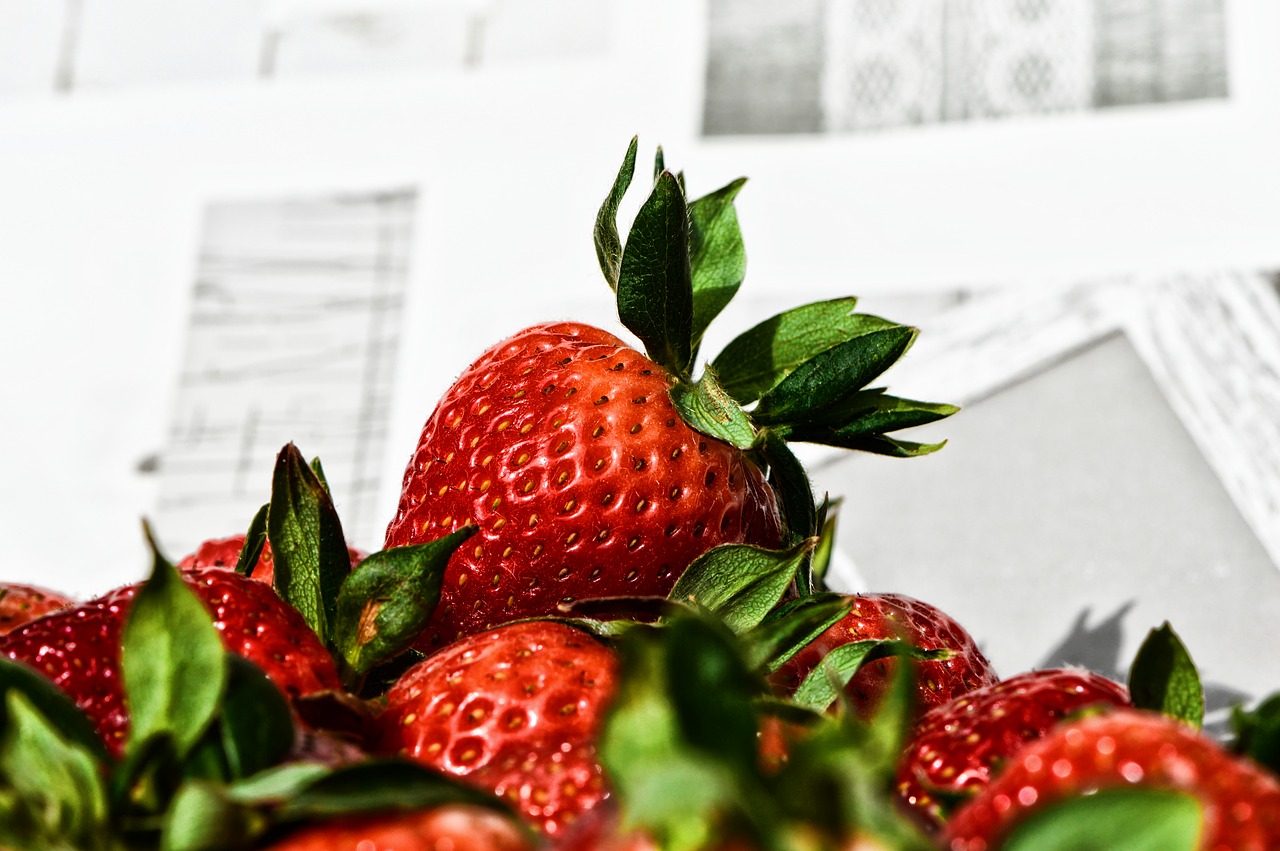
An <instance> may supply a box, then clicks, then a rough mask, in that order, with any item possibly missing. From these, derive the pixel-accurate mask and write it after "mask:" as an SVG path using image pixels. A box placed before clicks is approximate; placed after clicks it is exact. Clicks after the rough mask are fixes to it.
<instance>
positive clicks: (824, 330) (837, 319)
mask: <svg viewBox="0 0 1280 851" xmlns="http://www.w3.org/2000/svg"><path fill="white" fill-rule="evenodd" d="M857 303H858V300H857V299H856V298H837V299H832V300H830V301H819V302H814V303H812V304H806V305H803V306H801V307H796V308H792V309H791V310H787V311H785V312H783V313H779V314H777V315H776V316H771V317H769V318H768V319H766V320H764V321H763V322H761V323H760V324H758V325H756V326H755V327H754V328H751V329H750V330H748V331H745V332H743V333H742V334H741V335H739V336H738V337H737V338H735V339H734V340H733V341H732V342H730V343H729V345H727V346H725V348H724V351H722V352H721V353H720V354H719V355H718V356H717V357H716V358H715V360H714V361H712V366H714V367H715V369H716V372H718V373H719V374H720V379H721V381H723V382H724V387H725V391H726V392H728V393H729V394H730V395H731V396H733V397H734V398H735V399H737V400H738V401H739V402H741V403H742V404H743V405H747V404H750V403H751V402H754V401H755V400H757V399H759V398H760V397H761V396H762V395H764V394H765V393H766V392H768V391H769V390H771V389H772V388H773V387H775V386H776V385H777V384H778V382H779V381H781V380H782V379H784V378H786V377H787V376H788V375H790V374H791V373H792V371H794V370H795V369H796V367H798V366H800V364H802V363H804V362H805V361H807V360H810V359H812V358H814V357H815V356H817V355H819V354H821V353H822V352H825V351H827V350H828V349H830V348H833V347H834V346H837V345H839V344H841V343H846V342H848V341H850V340H852V339H854V338H856V337H861V336H863V335H865V334H870V333H872V332H875V331H883V330H885V329H888V328H896V327H899V326H898V324H897V323H896V322H890V321H889V320H887V319H881V318H880V317H878V316H871V315H869V314H865V313H854V312H853V309H854V307H855V306H856V305H857Z"/></svg>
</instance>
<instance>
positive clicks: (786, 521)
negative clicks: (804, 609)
mask: <svg viewBox="0 0 1280 851" xmlns="http://www.w3.org/2000/svg"><path fill="white" fill-rule="evenodd" d="M756 447H757V448H758V449H759V451H760V453H761V454H762V455H763V456H764V460H765V462H766V463H767V464H768V465H769V484H770V485H771V486H772V487H773V491H774V493H776V494H777V495H778V508H779V509H780V510H781V512H782V525H783V529H784V540H785V541H786V542H787V543H791V542H792V541H795V540H799V539H802V538H810V537H813V536H815V535H817V534H818V514H817V509H816V508H815V506H814V504H813V489H812V487H811V486H810V485H809V476H808V474H807V473H806V472H805V469H804V465H803V464H801V463H800V459H799V458H797V457H796V456H795V453H794V452H792V451H791V447H790V446H788V445H787V441H786V440H785V439H784V438H783V436H782V435H781V434H779V433H778V432H777V431H776V430H774V429H768V428H766V429H761V430H760V433H759V435H758V436H757V438H756ZM799 588H800V593H801V594H808V593H810V592H811V591H812V590H813V581H812V578H811V576H810V574H809V567H808V565H806V566H805V570H804V572H803V574H802V575H801V576H800V578H799Z"/></svg>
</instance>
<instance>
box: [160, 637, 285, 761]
mask: <svg viewBox="0 0 1280 851" xmlns="http://www.w3.org/2000/svg"><path fill="white" fill-rule="evenodd" d="M227 665H228V674H229V676H228V679H227V688H226V694H225V695H224V697H223V700H222V705H221V707H220V709H219V712H218V715H217V717H216V718H215V719H214V721H213V723H212V724H211V725H210V726H209V729H208V730H207V731H206V732H205V735H204V737H203V738H201V740H200V742H199V744H197V745H196V750H195V752H194V753H193V755H192V759H191V761H192V762H195V761H196V760H197V759H199V758H200V756H201V752H207V753H208V754H209V756H207V757H205V759H204V763H205V764H216V765H218V766H219V767H220V768H221V769H222V772H221V773H220V774H219V775H208V774H199V775H195V774H193V773H192V772H191V771H188V772H186V773H187V776H189V777H190V776H201V777H206V778H208V779H217V780H238V779H240V778H244V777H249V776H251V775H253V774H257V773H258V772H259V771H263V770H265V769H267V768H270V767H271V766H273V765H275V764H276V763H278V762H280V760H282V759H284V758H285V756H287V755H288V753H289V751H290V750H291V749H292V747H293V738H294V726H293V712H292V711H291V710H290V708H289V702H288V700H286V699H285V696H284V695H283V694H282V693H281V692H280V689H278V688H276V686H275V684H274V683H272V682H271V680H269V679H268V678H267V675H266V674H264V673H263V672H262V670H261V669H260V668H258V667H257V666H256V665H254V664H253V663H252V662H250V661H249V660H248V659H245V658H243V657H241V656H237V655H235V654H234V653H231V654H227Z"/></svg>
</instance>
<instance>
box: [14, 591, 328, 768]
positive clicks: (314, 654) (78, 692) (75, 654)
mask: <svg viewBox="0 0 1280 851" xmlns="http://www.w3.org/2000/svg"><path fill="white" fill-rule="evenodd" d="M182 575H183V578H184V579H185V580H186V582H187V584H188V585H190V586H191V587H192V589H193V590H194V591H195V592H196V594H197V595H198V596H199V597H200V599H201V600H203V601H204V604H205V606H206V607H208V609H209V610H210V612H211V613H212V615H213V618H214V626H215V627H217V629H218V631H219V632H220V633H221V634H222V641H223V643H224V644H225V645H226V648H227V649H228V650H229V651H231V652H233V653H238V654H239V655H241V656H243V657H244V658H246V659H248V660H249V661H251V662H253V663H254V664H256V665H257V666H258V667H260V668H261V669H262V670H263V672H264V673H266V675H267V676H268V677H270V678H271V680H272V681H273V682H274V683H275V684H276V685H277V686H278V687H279V688H280V689H281V690H282V691H283V692H285V693H286V694H288V695H290V696H292V697H296V696H299V695H304V694H312V693H315V692H319V691H326V690H334V689H339V688H340V687H341V683H340V682H339V679H338V673H337V669H336V667H335V666H334V662H333V658H332V657H331V656H330V655H329V652H328V651H327V650H326V649H325V648H324V645H322V644H321V643H320V639H318V638H317V637H316V635H315V633H313V632H312V631H311V630H310V628H309V627H308V626H307V624H306V622H305V621H304V620H303V619H302V615H300V614H299V613H298V612H297V611H296V610H295V609H293V608H292V607H290V606H289V605H288V604H286V603H285V602H284V601H283V600H281V599H280V598H279V597H278V596H276V594H275V592H274V591H273V590H271V588H270V587H269V586H267V585H264V584H263V583H261V582H256V581H254V580H252V579H249V578H247V577H243V576H240V575H239V574H237V573H235V572H234V571H230V570H225V569H222V568H210V569H200V570H191V571H184V572H183V574H182ZM138 588H139V585H136V584H135V585H127V586H125V587H123V588H118V589H116V590H115V591H111V592H109V593H108V594H106V595H104V596H102V597H98V598H96V599H94V600H90V601H88V602H86V603H83V604H81V605H79V606H75V607H73V608H70V609H65V610H63V611H60V612H56V613H54V614H51V615H48V616H46V617H43V618H41V619H39V620H37V621H33V622H31V623H29V624H27V625H26V626H24V627H21V628H19V629H17V630H15V631H13V632H11V633H9V634H8V635H5V636H2V637H0V653H2V654H4V655H5V656H7V657H8V658H9V659H12V660H14V661H17V662H24V663H26V664H27V665H30V666H31V667H32V668H34V669H35V670H37V671H39V672H40V673H42V674H44V675H45V676H46V677H48V678H49V679H50V680H52V681H53V683H54V684H55V685H57V686H58V687H59V688H61V689H62V690H63V691H64V692H66V693H67V694H68V695H69V696H70V697H71V698H72V699H73V700H74V701H75V702H76V704H77V705H78V706H79V707H80V708H81V709H82V710H84V712H85V713H86V714H87V715H88V716H89V718H90V719H91V720H92V721H93V723H94V726H95V727H96V728H97V730H98V732H99V733H100V734H101V735H102V738H103V740H104V741H105V742H106V744H107V748H108V750H109V751H111V752H112V753H114V754H119V753H120V752H121V748H122V747H123V745H124V741H125V737H126V734H127V731H128V726H129V719H128V714H127V713H126V711H125V707H124V695H123V692H122V689H121V683H120V638H121V633H122V631H123V628H124V620H125V616H126V613H127V612H128V609H129V604H130V603H131V602H132V600H133V598H134V595H135V594H136V593H137V590H138Z"/></svg>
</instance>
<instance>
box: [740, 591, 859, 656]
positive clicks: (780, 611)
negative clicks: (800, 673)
mask: <svg viewBox="0 0 1280 851" xmlns="http://www.w3.org/2000/svg"><path fill="white" fill-rule="evenodd" d="M852 608H853V598H852V597H850V596H848V595H847V594H832V593H822V594H814V595H812V596H808V597H800V598H798V599H795V600H788V601H787V602H785V603H783V604H782V605H781V606H779V607H778V608H777V609H775V610H774V611H772V612H770V613H769V616H768V617H766V618H765V619H764V620H763V621H761V623H760V624H759V625H758V626H756V627H755V628H754V629H752V630H750V631H749V632H747V633H745V634H744V635H743V643H744V644H745V645H746V652H747V661H748V664H750V665H751V667H752V668H753V669H758V670H759V669H763V670H764V671H766V672H767V673H773V672H774V671H776V670H778V669H779V668H781V667H782V666H783V665H785V664H786V663H787V662H788V661H789V660H790V659H791V658H792V657H793V656H795V655H796V654H797V653H799V652H800V651H801V650H803V649H804V648H805V647H808V646H809V645H810V644H811V643H812V642H813V640H814V639H815V638H817V637H818V636H819V635H822V633H824V632H826V631H827V630H828V629H830V628H831V627H832V626H833V625H834V624H835V623H836V622H837V621H839V620H840V619H841V618H843V617H844V616H845V615H847V614H848V613H849V611H850V610H851V609H852Z"/></svg>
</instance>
